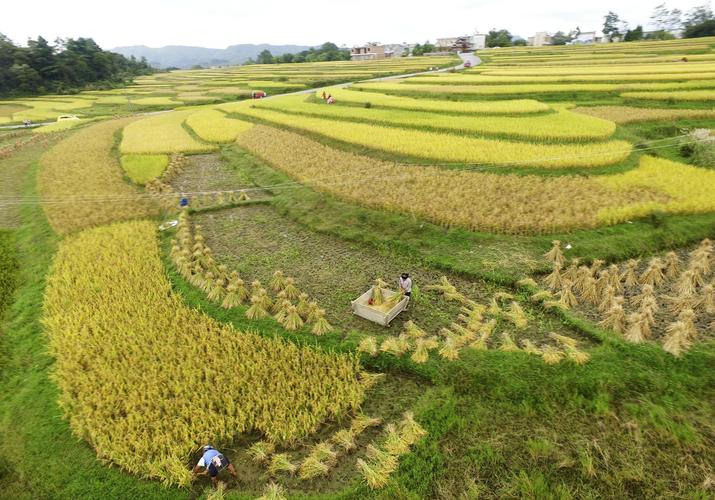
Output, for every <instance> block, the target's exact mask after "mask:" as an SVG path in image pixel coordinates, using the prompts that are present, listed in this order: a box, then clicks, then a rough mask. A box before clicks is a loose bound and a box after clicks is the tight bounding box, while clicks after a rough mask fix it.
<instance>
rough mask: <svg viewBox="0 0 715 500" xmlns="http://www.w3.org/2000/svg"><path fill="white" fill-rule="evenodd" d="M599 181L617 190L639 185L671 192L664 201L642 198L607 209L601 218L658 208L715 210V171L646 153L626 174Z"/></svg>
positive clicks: (640, 213)
mask: <svg viewBox="0 0 715 500" xmlns="http://www.w3.org/2000/svg"><path fill="white" fill-rule="evenodd" d="M598 182H599V183H600V184H601V185H603V186H605V187H607V188H609V189H613V190H628V189H632V188H635V187H639V188H644V189H657V190H658V191H660V192H662V193H664V194H666V195H667V198H666V199H664V200H662V201H645V200H644V201H641V202H638V203H634V204H630V205H627V206H625V207H619V208H604V209H602V210H600V211H599V213H598V218H599V219H600V220H601V221H603V222H605V223H609V224H612V223H614V222H618V221H622V220H627V219H633V218H638V217H643V216H645V215H647V214H649V213H652V212H655V211H663V212H668V213H704V212H712V211H715V195H714V193H715V171H713V170H708V169H704V168H699V167H693V166H691V165H685V164H682V163H677V162H674V161H670V160H665V159H662V158H655V157H652V156H645V157H643V158H641V162H640V166H639V167H638V168H637V169H635V170H632V171H630V172H626V173H624V174H619V175H614V176H608V177H601V178H599V179H598Z"/></svg>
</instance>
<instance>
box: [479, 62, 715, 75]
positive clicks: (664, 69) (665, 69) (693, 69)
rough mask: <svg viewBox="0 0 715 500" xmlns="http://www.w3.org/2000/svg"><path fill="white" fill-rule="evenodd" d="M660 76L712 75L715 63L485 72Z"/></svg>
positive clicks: (547, 68)
mask: <svg viewBox="0 0 715 500" xmlns="http://www.w3.org/2000/svg"><path fill="white" fill-rule="evenodd" d="M656 72H657V73H658V74H668V73H670V74H683V73H712V72H715V63H711V62H707V63H693V64H691V63H687V64H686V63H670V64H669V63H662V64H657V65H653V64H632V65H622V66H621V65H619V66H617V67H613V66H611V65H606V66H598V65H586V66H579V65H570V66H569V67H567V68H562V67H553V68H552V67H549V66H543V65H541V66H540V67H538V68H518V67H517V68H513V69H511V68H498V69H491V70H489V69H487V70H485V71H484V73H485V74H488V75H496V76H547V75H616V76H621V75H650V74H652V73H656Z"/></svg>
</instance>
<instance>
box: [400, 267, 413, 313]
mask: <svg viewBox="0 0 715 500" xmlns="http://www.w3.org/2000/svg"><path fill="white" fill-rule="evenodd" d="M400 291H401V292H402V294H403V295H404V296H405V297H407V300H408V302H407V305H409V304H410V302H409V301H410V300H411V299H412V278H410V275H409V274H408V273H402V274H401V275H400ZM405 309H407V307H405Z"/></svg>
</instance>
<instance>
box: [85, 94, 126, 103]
mask: <svg viewBox="0 0 715 500" xmlns="http://www.w3.org/2000/svg"><path fill="white" fill-rule="evenodd" d="M94 102H95V103H96V104H128V103H129V100H128V99H127V98H126V97H124V96H119V95H116V96H115V95H107V96H102V97H99V98H97V100H96V101H94Z"/></svg>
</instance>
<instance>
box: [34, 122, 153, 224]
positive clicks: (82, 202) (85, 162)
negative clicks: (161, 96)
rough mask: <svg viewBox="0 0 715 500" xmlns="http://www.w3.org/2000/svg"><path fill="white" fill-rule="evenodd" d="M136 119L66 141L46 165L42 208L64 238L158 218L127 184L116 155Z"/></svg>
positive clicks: (46, 159)
mask: <svg viewBox="0 0 715 500" xmlns="http://www.w3.org/2000/svg"><path fill="white" fill-rule="evenodd" d="M132 121H133V119H130V118H124V119H121V120H111V121H107V122H100V123H97V124H95V125H92V126H89V127H86V128H84V129H82V130H80V131H78V132H77V133H75V134H73V135H71V136H69V137H68V138H66V139H64V140H62V141H61V142H60V143H58V144H57V145H56V146H54V147H53V148H52V149H50V150H49V151H48V152H46V153H45V154H44V155H43V156H42V158H41V160H40V174H39V176H38V188H39V191H40V195H41V201H42V208H43V209H44V211H45V214H46V215H47V219H48V220H49V221H50V224H51V225H52V228H53V229H54V230H55V231H57V232H58V233H60V234H67V233H70V232H73V231H77V230H79V229H84V228H87V227H92V226H96V225H100V224H108V223H110V222H114V221H121V220H128V219H136V218H140V217H147V216H151V215H154V214H156V213H158V209H157V207H155V206H154V205H153V204H152V203H151V202H150V201H147V200H141V199H138V198H137V197H138V195H139V194H140V193H139V192H138V191H137V190H136V189H135V188H133V187H132V186H130V185H129V184H127V183H126V182H124V179H123V178H122V169H121V167H120V166H119V162H118V161H117V159H116V158H115V157H114V155H113V154H112V148H113V147H114V134H115V133H116V132H117V131H119V130H121V129H122V127H124V126H125V125H127V124H129V123H131V122H132Z"/></svg>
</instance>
